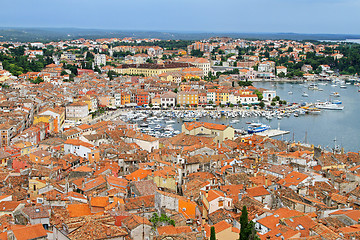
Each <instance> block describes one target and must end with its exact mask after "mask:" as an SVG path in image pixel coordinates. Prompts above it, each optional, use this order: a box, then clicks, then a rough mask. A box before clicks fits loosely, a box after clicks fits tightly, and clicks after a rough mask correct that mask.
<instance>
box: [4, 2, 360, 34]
mask: <svg viewBox="0 0 360 240" xmlns="http://www.w3.org/2000/svg"><path fill="white" fill-rule="evenodd" d="M2 5H3V9H6V11H5V12H4V13H3V14H2V15H1V16H0V22H1V25H2V27H10V28H14V27H17V28H21V27H23V28H80V29H104V30H123V31H167V32H213V33H225V32H226V33H299V34H360V31H359V30H358V28H357V26H356V23H357V22H359V21H360V16H359V15H357V14H356V13H357V12H358V10H359V9H360V3H359V2H356V1H355V0H344V1H336V0H331V1H325V0H318V1H315V2H314V1H310V0H300V1H286V0H275V1H271V2H270V1H266V0H257V1H255V2H254V1H248V0H240V1H235V0H230V1H226V2H223V3H221V8H220V7H219V3H218V2H216V1H214V0H210V1H205V0H198V1H190V0H184V1H182V2H181V4H175V3H172V2H170V3H169V2H167V1H164V0H157V1H156V2H155V3H154V2H149V1H145V0H136V1H133V2H131V3H130V2H118V1H114V0H106V1H102V2H101V4H98V1H95V0H89V1H83V0H79V1H76V2H71V1H69V0H65V1H62V2H48V1H44V0H39V1H37V4H33V3H30V2H26V1H23V0H15V1H11V2H4V3H3V4H2ZM16 6H20V7H16ZM54 9H56V11H54ZM114 9H115V10H114ZM219 9H220V10H219ZM249 9H250V10H249ZM294 9H295V10H296V11H294ZM239 13H240V14H239ZM308 16H311V18H310V17H308ZM339 19H340V21H339ZM324 20H325V21H324Z"/></svg>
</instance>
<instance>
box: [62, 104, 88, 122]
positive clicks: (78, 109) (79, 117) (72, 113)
mask: <svg viewBox="0 0 360 240" xmlns="http://www.w3.org/2000/svg"><path fill="white" fill-rule="evenodd" d="M88 116H89V107H88V104H87V103H85V102H74V103H72V104H70V105H68V106H66V119H68V120H75V121H86V120H87V119H86V118H88Z"/></svg>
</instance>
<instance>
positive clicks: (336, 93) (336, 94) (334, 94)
mask: <svg viewBox="0 0 360 240" xmlns="http://www.w3.org/2000/svg"><path fill="white" fill-rule="evenodd" d="M332 95H333V96H334V97H340V94H339V93H338V92H333V93H332Z"/></svg>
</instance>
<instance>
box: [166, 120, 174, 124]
mask: <svg viewBox="0 0 360 240" xmlns="http://www.w3.org/2000/svg"><path fill="white" fill-rule="evenodd" d="M165 123H166V124H170V123H175V120H166V121H165Z"/></svg>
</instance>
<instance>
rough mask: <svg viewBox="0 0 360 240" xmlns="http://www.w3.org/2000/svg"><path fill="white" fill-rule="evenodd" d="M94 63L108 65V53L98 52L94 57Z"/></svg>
mask: <svg viewBox="0 0 360 240" xmlns="http://www.w3.org/2000/svg"><path fill="white" fill-rule="evenodd" d="M94 63H95V65H97V66H105V65H106V55H105V54H96V55H95V57H94Z"/></svg>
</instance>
